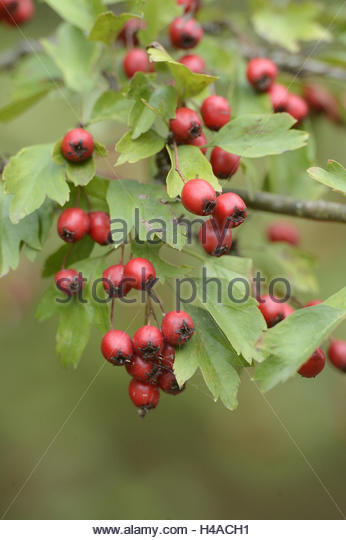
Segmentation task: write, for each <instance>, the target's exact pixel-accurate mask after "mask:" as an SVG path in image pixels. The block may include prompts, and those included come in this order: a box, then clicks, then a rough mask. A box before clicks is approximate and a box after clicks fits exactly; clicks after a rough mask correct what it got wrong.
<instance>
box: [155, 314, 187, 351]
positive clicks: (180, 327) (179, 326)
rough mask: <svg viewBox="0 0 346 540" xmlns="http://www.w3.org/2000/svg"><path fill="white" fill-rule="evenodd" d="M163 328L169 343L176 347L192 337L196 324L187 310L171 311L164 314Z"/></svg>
mask: <svg viewBox="0 0 346 540" xmlns="http://www.w3.org/2000/svg"><path fill="white" fill-rule="evenodd" d="M161 329H162V334H163V336H164V338H165V340H166V341H167V343H168V344H169V345H172V346H173V347H174V346H176V345H182V344H183V343H186V342H187V341H189V340H190V339H191V338H192V336H193V333H194V329H195V325H194V323H193V320H192V319H191V317H190V315H188V313H185V311H170V312H169V313H167V314H166V315H165V316H164V318H163V320H162V328H161Z"/></svg>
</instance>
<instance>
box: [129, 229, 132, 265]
mask: <svg viewBox="0 0 346 540" xmlns="http://www.w3.org/2000/svg"><path fill="white" fill-rule="evenodd" d="M129 240H130V255H129V260H131V259H132V247H131V246H132V234H131V233H129Z"/></svg>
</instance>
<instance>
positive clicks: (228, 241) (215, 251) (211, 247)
mask: <svg viewBox="0 0 346 540" xmlns="http://www.w3.org/2000/svg"><path fill="white" fill-rule="evenodd" d="M232 240H233V236H232V229H231V228H230V227H224V228H221V227H219V225H218V223H217V221H216V220H215V219H214V218H211V219H208V221H206V222H205V223H203V225H202V226H201V228H200V230H199V241H200V243H201V246H202V247H203V248H204V250H205V251H206V252H207V253H209V255H212V256H213V257H222V256H223V255H226V254H227V253H229V252H230V250H231V247H232Z"/></svg>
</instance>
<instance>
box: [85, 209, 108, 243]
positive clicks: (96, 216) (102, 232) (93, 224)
mask: <svg viewBox="0 0 346 540" xmlns="http://www.w3.org/2000/svg"><path fill="white" fill-rule="evenodd" d="M89 218H90V230H89V234H90V236H91V238H92V239H93V240H94V242H97V243H98V244H100V245H101V246H107V245H108V244H111V243H112V235H111V222H110V217H109V214H107V213H106V212H89Z"/></svg>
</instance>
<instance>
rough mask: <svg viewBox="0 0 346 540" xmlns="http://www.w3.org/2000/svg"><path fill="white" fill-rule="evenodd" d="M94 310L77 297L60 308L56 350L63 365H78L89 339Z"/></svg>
mask: <svg viewBox="0 0 346 540" xmlns="http://www.w3.org/2000/svg"><path fill="white" fill-rule="evenodd" d="M92 316H93V312H92V310H91V309H89V307H86V305H84V304H81V302H80V301H78V298H77V297H74V298H72V299H71V301H70V302H69V303H68V304H67V305H65V306H64V308H60V320H59V325H58V330H57V334H56V352H57V354H58V355H59V356H60V360H61V363H62V365H63V366H66V367H77V364H78V362H79V360H80V357H81V355H82V353H83V351H84V349H85V347H86V345H87V343H88V341H89V334H90V324H91V322H92Z"/></svg>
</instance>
